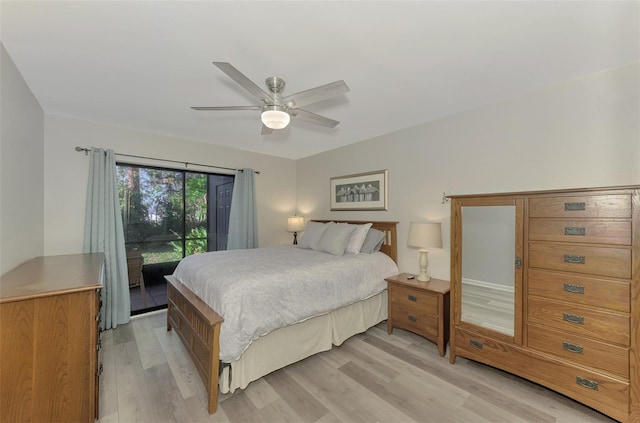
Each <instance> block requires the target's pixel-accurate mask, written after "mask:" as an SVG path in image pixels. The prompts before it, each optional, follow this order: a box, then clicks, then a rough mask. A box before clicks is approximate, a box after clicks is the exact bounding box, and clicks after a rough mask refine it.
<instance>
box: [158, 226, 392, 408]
mask: <svg viewBox="0 0 640 423" xmlns="http://www.w3.org/2000/svg"><path fill="white" fill-rule="evenodd" d="M314 222H319V223H327V222H329V221H326V220H315V221H314ZM334 222H340V223H350V224H353V225H363V224H366V223H372V228H374V229H377V230H379V231H382V232H383V233H384V241H383V243H382V245H381V246H380V252H381V253H384V254H386V255H387V256H388V257H389V258H391V260H392V261H393V263H392V264H393V266H394V268H393V271H395V272H397V266H396V265H395V263H397V248H396V224H397V222H363V221H335V220H334ZM292 248H293V247H292ZM274 250H277V249H274ZM244 251H246V250H244ZM291 251H292V252H297V249H292V250H291ZM228 253H233V252H228ZM214 254H215V253H214ZM376 254H380V253H376ZM361 256H362V255H361ZM197 259H200V258H196V259H194V260H197ZM362 259H365V257H362ZM386 260H387V261H390V260H388V259H386ZM390 271H391V270H389V268H388V266H387V268H385V272H387V273H389V272H390ZM193 273H194V278H195V279H196V280H197V277H200V278H201V277H202V276H201V274H202V272H199V271H195V272H193ZM176 275H178V277H177V276H176ZM180 275H181V273H180V272H178V271H177V272H176V273H174V275H169V276H166V277H165V278H166V279H167V282H168V283H167V291H168V292H167V293H168V310H167V330H168V331H170V330H172V329H173V330H175V332H176V333H177V334H178V336H179V337H180V339H181V340H182V342H183V344H184V345H185V347H186V349H187V351H188V352H189V355H190V356H191V358H192V360H193V363H194V365H195V367H196V368H197V369H198V373H199V374H200V376H201V378H202V380H203V382H204V385H205V387H206V390H207V394H208V398H207V399H208V411H209V413H210V414H213V413H215V411H216V409H217V403H218V390H220V392H222V393H226V392H233V391H234V390H235V389H243V388H245V387H246V386H247V385H248V384H249V383H250V382H251V381H254V380H257V379H259V378H261V377H262V376H264V375H267V374H269V373H271V372H272V371H275V370H277V369H280V368H283V367H285V366H287V365H289V364H292V363H295V362H297V361H300V360H302V359H304V358H306V357H309V356H311V355H313V354H316V353H318V352H321V351H326V350H328V349H330V348H331V347H332V346H333V345H340V344H341V343H342V342H344V341H345V340H346V339H348V338H349V337H351V336H353V335H355V334H357V333H361V332H364V331H366V330H367V329H368V328H370V327H372V326H374V325H376V324H378V323H379V322H381V321H383V320H385V319H386V318H387V291H386V289H382V290H381V291H380V292H377V293H375V294H372V295H365V296H364V297H363V298H362V299H361V300H358V301H354V302H351V303H348V304H345V305H343V306H340V307H337V308H335V309H331V310H329V311H327V312H320V313H318V314H317V315H314V316H313V317H310V318H307V319H303V320H302V321H300V322H295V323H292V324H288V325H284V326H282V327H279V328H276V329H273V330H269V331H268V333H266V334H264V335H262V333H261V332H260V331H264V328H262V329H257V331H258V332H257V333H258V334H259V335H261V336H259V337H257V338H256V337H254V338H256V339H252V341H251V342H250V344H249V345H248V346H247V347H246V348H242V347H240V349H235V350H234V349H233V348H228V344H229V343H230V342H229V340H228V337H225V336H224V335H228V334H229V333H230V330H229V329H228V328H230V327H231V326H226V327H227V330H226V333H223V348H222V355H221V344H220V334H221V325H222V323H223V321H224V319H223V318H222V317H221V315H220V314H224V313H222V312H221V313H220V314H219V313H218V312H216V310H215V309H214V307H218V310H222V309H224V304H222V305H220V301H221V300H220V299H218V301H217V304H218V305H217V306H211V305H209V304H216V302H215V298H214V299H213V300H212V299H211V298H209V297H208V295H209V294H210V293H208V292H206V290H205V291H203V290H202V289H203V288H202V287H200V288H199V287H198V285H193V281H187V280H186V279H185V278H184V277H180ZM388 276H391V275H390V274H384V275H381V276H380V277H379V278H378V277H377V276H376V278H375V279H380V280H382V282H383V279H384V278H385V277H388ZM179 277H180V279H182V280H184V281H185V283H182V281H181V280H180V279H179ZM369 277H371V276H369ZM247 279H250V277H247ZM376 283H378V284H379V283H380V281H377V282H376ZM186 284H189V285H190V286H191V288H190V287H187V285H186ZM194 291H196V292H198V293H200V295H196V293H195V292H194ZM209 296H210V295H209ZM202 298H208V301H207V302H208V303H209V304H207V302H205V301H204V300H203V299H202ZM227 316H228V315H227ZM227 318H228V320H229V321H228V322H227V325H231V324H232V321H235V319H234V318H233V317H232V316H231V317H227ZM233 324H235V323H233ZM235 332H236V331H234V333H235ZM238 351H240V354H238ZM223 357H224V360H221V359H222V358H223ZM221 363H222V366H221Z"/></svg>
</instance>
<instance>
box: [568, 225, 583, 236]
mask: <svg viewBox="0 0 640 423" xmlns="http://www.w3.org/2000/svg"><path fill="white" fill-rule="evenodd" d="M564 234H565V235H570V236H585V235H586V234H587V228H581V227H579V226H565V228H564Z"/></svg>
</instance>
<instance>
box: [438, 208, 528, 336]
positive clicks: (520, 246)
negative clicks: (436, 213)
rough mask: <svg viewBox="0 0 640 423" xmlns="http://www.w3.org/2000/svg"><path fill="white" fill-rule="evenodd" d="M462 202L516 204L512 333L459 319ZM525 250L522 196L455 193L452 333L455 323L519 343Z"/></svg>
mask: <svg viewBox="0 0 640 423" xmlns="http://www.w3.org/2000/svg"><path fill="white" fill-rule="evenodd" d="M465 206H480V207H491V206H514V207H515V225H516V227H515V239H514V249H515V257H520V258H521V259H522V265H521V266H520V269H518V268H515V263H514V316H513V317H514V326H513V331H514V333H513V336H510V335H508V334H505V333H502V332H498V331H495V330H492V329H489V328H486V327H483V326H479V325H476V324H473V323H469V322H465V321H463V320H462V243H463V242H464V240H463V234H462V208H463V207H465ZM523 252H524V199H523V198H521V197H516V196H513V197H511V196H500V197H490V196H487V197H483V196H476V197H472V198H471V197H470V198H465V197H456V198H452V203H451V292H452V295H451V317H452V319H451V333H452V334H454V333H455V329H454V328H455V327H459V328H461V329H466V330H469V331H472V332H475V333H477V334H479V335H485V336H490V337H492V338H494V339H497V340H500V341H504V342H509V343H513V344H518V345H522V339H523V328H522V321H523V312H524V310H523V301H522V298H523V275H524V269H525V263H524V261H525V260H526V258H525V257H523Z"/></svg>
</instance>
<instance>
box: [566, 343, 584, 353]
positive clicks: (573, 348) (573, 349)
mask: <svg viewBox="0 0 640 423" xmlns="http://www.w3.org/2000/svg"><path fill="white" fill-rule="evenodd" d="M562 348H563V349H564V350H567V351H569V352H572V353H575V354H582V353H583V351H584V348H583V347H582V346H580V345H576V344H572V343H571V342H564V341H562Z"/></svg>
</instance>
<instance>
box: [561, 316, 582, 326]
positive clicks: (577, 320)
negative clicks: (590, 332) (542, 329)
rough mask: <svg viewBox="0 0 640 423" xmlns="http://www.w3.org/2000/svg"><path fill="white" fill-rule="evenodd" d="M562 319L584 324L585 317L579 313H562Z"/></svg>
mask: <svg viewBox="0 0 640 423" xmlns="http://www.w3.org/2000/svg"><path fill="white" fill-rule="evenodd" d="M562 320H564V321H565V322H569V323H575V324H576V325H584V317H583V316H578V315H577V314H569V313H562Z"/></svg>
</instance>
